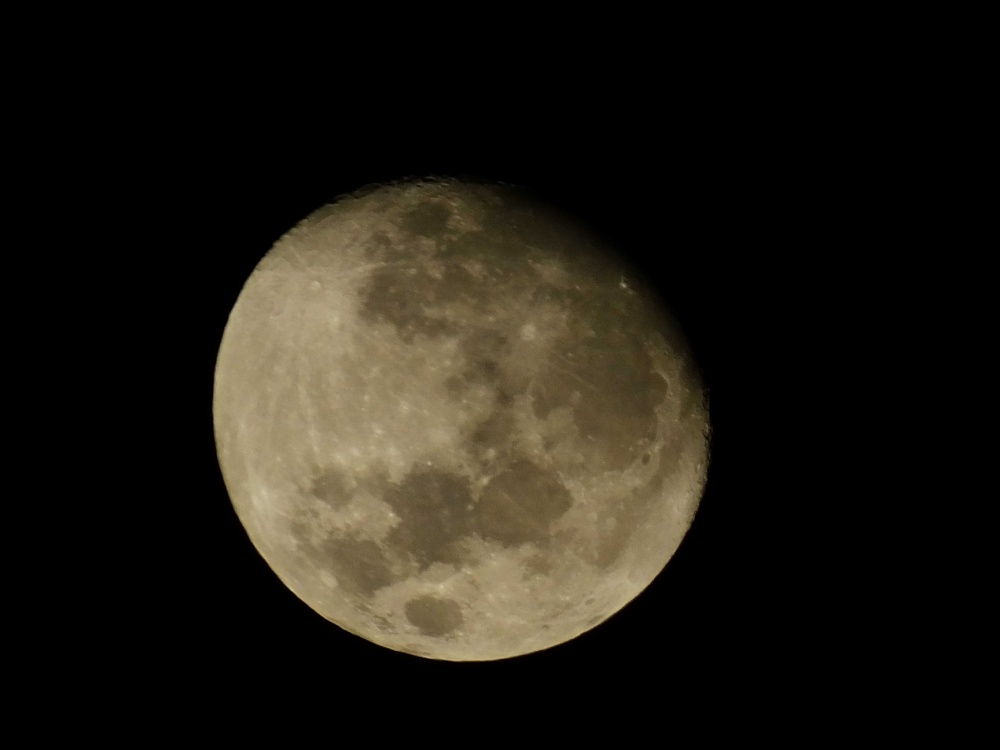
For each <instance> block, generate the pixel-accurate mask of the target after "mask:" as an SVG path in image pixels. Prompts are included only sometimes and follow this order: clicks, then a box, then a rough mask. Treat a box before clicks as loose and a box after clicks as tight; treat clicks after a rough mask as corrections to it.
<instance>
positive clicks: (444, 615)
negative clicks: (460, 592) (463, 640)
mask: <svg viewBox="0 0 1000 750" xmlns="http://www.w3.org/2000/svg"><path fill="white" fill-rule="evenodd" d="M404 611H405V613H406V619H407V620H409V621H410V623H411V624H413V625H415V626H416V627H417V628H418V629H419V630H420V632H421V633H423V634H424V635H429V636H431V637H432V638H439V637H441V636H443V635H448V633H452V632H454V631H455V630H458V628H460V627H461V626H462V623H463V622H464V620H465V618H463V617H462V608H461V607H460V606H459V605H458V602H455V601H453V600H451V599H439V598H438V597H436V596H420V597H417V598H416V599H411V600H410V601H408V602H407V603H406V607H405V609H404Z"/></svg>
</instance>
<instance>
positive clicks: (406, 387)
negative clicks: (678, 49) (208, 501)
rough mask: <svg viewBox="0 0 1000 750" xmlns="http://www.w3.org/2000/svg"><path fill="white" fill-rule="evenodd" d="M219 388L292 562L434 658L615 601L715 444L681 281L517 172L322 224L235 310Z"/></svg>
mask: <svg viewBox="0 0 1000 750" xmlns="http://www.w3.org/2000/svg"><path fill="white" fill-rule="evenodd" d="M213 408H214V419H215V435H216V445H217V450H218V456H219V461H220V465H221V468H222V472H223V477H224V479H225V483H226V487H227V489H228V491H229V494H230V497H231V499H232V502H233V505H234V507H235V509H236V512H237V514H238V516H239V518H240V520H241V522H242V523H243V525H244V527H245V528H246V530H247V533H248V534H249V536H250V539H251V540H252V541H253V543H254V545H255V546H256V548H257V550H258V551H259V552H260V554H261V555H262V556H263V557H264V559H265V560H266V561H267V563H268V564H269V565H270V567H271V568H272V569H273V570H274V572H275V573H276V574H277V575H278V576H279V577H280V578H281V580H282V581H283V582H284V583H285V584H286V585H287V586H288V587H289V588H290V589H291V590H292V591H294V592H295V594H296V595H298V596H299V597H300V598H301V599H302V600H303V601H305V602H306V603H307V604H308V605H309V606H310V607H312V608H313V609H314V610H315V611H316V612H318V613H320V614H321V615H323V616H324V617H326V618H327V619H328V620H330V621H332V622H334V623H336V624H337V625H339V626H340V627H342V628H344V629H346V630H348V631H350V632H353V633H355V634H357V635H359V636H362V637H364V638H366V639H368V640H370V641H373V642H375V643H378V644H381V645H383V646H386V647H388V648H391V649H395V650H398V651H404V652H407V653H411V654H416V655H419V656H424V657H429V658H435V659H447V660H453V661H479V660H490V659H501V658H507V657H512V656H517V655H520V654H525V653H530V652H533V651H538V650H541V649H545V648H549V647H551V646H554V645H556V644H559V643H562V642H565V641H567V640H570V639H572V638H574V637H576V636H578V635H580V634H581V633H583V632H585V631H587V630H589V629H590V628H592V627H594V626H595V625H597V624H598V623H600V622H602V621H603V620H605V619H607V618H608V617H610V616H611V615H612V614H614V613H615V612H617V611H618V610H619V609H621V608H622V607H623V606H625V605H626V604H627V603H628V602H629V601H630V600H632V599H633V598H634V597H635V596H636V595H637V594H639V593H640V592H641V591H642V590H643V589H644V588H645V587H646V586H648V585H649V583H650V582H651V581H652V580H653V578H654V577H655V576H656V575H657V574H658V573H659V572H660V571H661V570H662V569H663V568H664V566H665V565H666V564H667V562H668V561H669V559H670V557H671V556H672V555H673V553H674V552H675V551H676V549H677V547H678V545H679V544H680V542H681V539H682V538H683V536H684V533H685V532H686V531H687V529H688V527H689V525H690V523H691V521H692V518H693V515H694V513H695V510H696V508H697V505H698V502H699V500H700V498H701V495H702V491H703V488H704V484H705V473H706V470H707V463H708V448H709V418H708V412H707V406H706V399H705V393H704V389H703V387H702V384H701V382H700V380H699V376H698V373H697V370H696V368H695V366H694V363H693V361H692V360H691V357H690V355H689V353H688V350H687V348H686V346H685V343H684V340H683V337H682V335H681V332H680V331H679V330H678V329H677V327H676V326H675V325H674V324H673V323H672V321H671V319H670V317H669V315H668V314H667V313H666V311H665V309H664V307H663V304H662V301H661V300H659V299H658V298H657V297H656V295H655V294H654V293H653V292H652V291H651V290H650V289H648V288H646V286H644V284H643V281H642V279H640V278H638V277H637V276H636V275H635V273H634V272H633V270H632V269H631V268H630V267H629V266H628V265H627V264H626V263H625V262H624V261H623V260H622V259H621V257H620V256H618V255H616V254H615V253H614V252H613V251H612V249H610V248H607V247H604V246H602V243H601V241H600V240H598V239H597V238H596V237H594V236H593V235H592V234H590V233H589V232H588V231H587V230H586V229H585V228H584V227H583V226H581V225H580V224H578V223H576V222H575V221H573V220H572V219H571V218H569V217H567V216H565V215H562V214H560V213H558V212H557V211H555V210H554V209H551V208H549V207H547V206H545V205H542V204H540V203H538V202H537V201H536V200H534V199H533V198H531V197H530V196H528V195H527V194H525V193H523V192H520V191H518V190H516V189H514V188H510V187H505V186H494V185H484V184H475V183H461V182H456V181H447V180H425V181H411V182H406V183H402V184H397V185H390V186H384V187H381V188H378V189H375V190H369V191H367V192H365V193H363V194H361V193H359V194H358V195H356V196H350V197H345V198H342V199H340V200H338V201H337V202H335V203H334V204H332V205H330V206H327V207H325V208H323V209H321V210H320V211H317V212H316V213H315V214H313V215H312V216H310V217H309V218H308V219H306V220H305V221H303V222H302V223H301V224H300V225H299V226H297V227H296V228H294V229H293V230H292V231H291V232H289V233H288V234H287V235H286V236H285V237H283V238H282V239H281V240H280V241H279V242H278V243H277V244H276V245H275V246H274V248H273V249H272V250H271V252H270V253H268V254H267V256H266V257H265V258H264V259H263V260H262V261H261V262H260V264H259V265H258V267H257V268H256V270H255V271H254V272H253V274H252V275H251V277H250V279H249V280H248V281H247V283H246V285H245V287H244V288H243V291H242V293H241V294H240V296H239V299H238V300H237V302H236V305H235V307H234V308H233V310H232V313H231V315H230V318H229V322H228V324H227V326H226V330H225V333H224V335H223V339H222V344H221V347H220V350H219V355H218V361H217V364H216V372H215V390H214V405H213Z"/></svg>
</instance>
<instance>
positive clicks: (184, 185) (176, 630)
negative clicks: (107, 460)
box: [99, 92, 840, 710]
mask: <svg viewBox="0 0 1000 750" xmlns="http://www.w3.org/2000/svg"><path fill="white" fill-rule="evenodd" d="M623 99H628V101H623V102H621V103H616V104H611V103H609V102H608V101H607V100H604V101H602V103H601V104H600V106H598V105H596V104H594V103H593V102H592V100H589V99H587V98H583V99H580V100H578V101H574V102H567V103H562V102H551V101H550V102H547V103H546V104H545V106H539V107H537V108H531V107H529V108H527V109H524V108H522V109H521V110H517V109H516V108H512V107H511V106H507V105H504V104H503V102H502V101H500V102H499V103H497V102H494V103H493V104H492V105H490V106H481V107H479V108H477V109H475V110H468V109H467V110H464V111H461V112H455V111H453V110H449V108H448V107H447V105H446V104H440V105H439V106H435V107H429V108H428V107H425V108H420V107H414V108H411V109H406V108H405V107H403V108H402V110H401V112H400V111H395V112H390V111H386V110H385V109H383V110H379V111H378V112H377V114H376V113H371V112H369V113H368V114H367V115H363V116H352V115H348V114H346V109H347V108H346V105H345V112H340V113H331V112H330V111H329V109H328V110H325V111H323V112H322V113H320V112H319V111H318V110H316V109H312V108H310V107H309V106H307V104H308V102H303V100H295V101H292V102H289V103H287V104H286V105H285V106H283V107H281V108H279V109H278V111H277V112H276V111H275V102H273V101H271V100H268V101H267V102H266V103H262V104H261V106H260V109H259V110H256V109H253V108H251V110H250V111H246V110H241V111H240V113H239V116H234V115H232V114H231V113H229V112H228V111H226V110H225V108H224V107H223V108H220V107H219V105H217V104H216V105H213V106H207V105H206V106H207V108H206V109H205V110H204V111H202V110H199V109H198V108H197V107H194V108H190V107H189V108H188V109H186V110H184V112H185V117H182V118H177V119H171V116H170V115H169V114H167V113H166V112H164V113H163V114H164V117H166V118H167V119H166V121H165V122H158V123H157V127H155V128H153V129H151V130H149V131H148V136H145V137H143V138H142V139H141V140H140V141H139V142H137V144H136V159H135V162H134V163H133V164H129V165H126V166H125V167H124V168H123V169H122V171H121V172H120V175H121V177H120V181H121V185H120V187H121V189H122V192H123V193H126V194H127V193H129V192H130V188H132V187H135V194H134V195H132V196H130V197H129V198H128V199H127V200H128V201H129V203H130V204H131V203H133V202H134V205H135V209H134V211H133V215H134V216H135V226H134V227H129V228H128V229H124V230H123V231H122V234H123V238H124V239H125V240H126V242H125V243H123V244H126V245H128V247H127V248H126V250H125V251H124V252H125V253H126V255H125V258H126V260H127V264H128V267H129V269H130V274H131V276H130V279H131V283H123V284H121V287H120V288H119V289H118V294H116V295H115V296H114V298H113V301H110V302H106V303H105V304H106V309H107V324H108V329H109V331H110V332H111V337H112V340H113V342H114V343H113V344H112V346H113V352H112V354H113V355H114V356H116V357H117V358H118V359H117V360H116V361H120V362H121V363H122V364H121V366H120V367H117V368H114V369H111V370H109V371H108V372H107V373H104V374H103V375H102V376H101V377H102V378H103V381H104V384H105V385H106V386H110V388H111V390H113V391H115V394H116V398H117V399H118V400H120V401H125V403H126V410H125V411H126V413H125V415H124V416H123V417H122V422H121V425H120V427H118V428H116V430H115V435H116V441H115V448H114V450H115V453H114V464H113V466H112V467H111V468H110V471H111V475H112V476H114V477H115V478H116V479H117V481H118V482H119V483H120V486H121V487H122V488H123V492H122V495H123V498H124V500H123V502H124V505H125V508H126V509H127V510H126V517H127V519H128V523H127V524H126V526H125V528H123V530H122V532H121V533H120V535H118V537H117V539H116V541H115V542H114V544H112V545H110V548H111V549H112V550H113V552H109V553H108V554H107V555H99V556H100V557H102V558H103V557H107V565H108V571H107V572H106V574H105V576H104V578H103V580H104V586H105V587H106V588H109V589H110V590H111V595H112V596H113V597H114V598H115V601H116V604H117V605H118V611H119V612H120V614H119V615H117V616H116V618H115V619H114V621H113V623H112V624H109V625H108V627H109V628H110V629H111V631H112V634H111V641H112V642H113V643H116V644H117V645H116V646H115V647H114V650H115V651H116V652H119V653H120V652H124V654H125V656H124V659H122V661H123V662H124V667H125V669H126V673H127V674H128V675H129V678H128V679H129V680H130V681H132V682H133V683H135V684H139V685H143V684H151V683H156V684H160V683H161V682H163V681H171V680H176V679H182V680H183V683H184V684H185V685H186V686H187V689H189V690H192V691H195V692H197V693H199V694H202V693H204V694H208V695H211V694H213V693H215V692H216V691H219V692H220V693H224V692H229V691H234V690H237V691H239V690H243V689H246V688H247V687H248V686H265V688H266V689H268V690H274V691H277V692H282V691H296V690H303V689H304V687H303V686H305V685H309V686H310V688H309V689H310V690H311V691H312V690H314V689H315V688H316V687H317V686H318V687H319V689H320V690H321V691H328V692H329V694H330V695H331V696H335V697H336V698H337V700H348V699H354V698H357V699H358V700H361V698H358V696H361V695H366V694H378V695H382V694H385V693H386V691H388V694H389V696H390V697H388V698H387V700H390V701H392V700H397V699H398V700H403V698H402V697H401V696H404V695H405V696H408V697H407V698H405V700H406V701H409V702H412V701H417V702H418V703H419V702H421V701H425V700H426V701H428V702H429V701H430V700H431V698H430V697H427V696H426V695H425V693H427V695H429V694H430V693H431V692H433V691H431V687H430V686H441V685H446V686H448V691H449V693H448V695H449V696H450V699H451V700H454V701H457V702H463V701H471V702H473V703H474V702H475V701H476V700H478V699H479V698H478V697H477V696H485V695H489V696H493V698H496V699H500V698H503V699H504V700H507V699H509V700H512V701H515V702H521V703H523V704H524V705H526V706H530V705H536V704H537V705H544V701H545V700H546V696H550V695H554V694H559V695H563V696H566V695H569V696H574V697H575V698H578V699H579V700H580V704H579V705H580V706H581V710H583V708H582V707H585V706H587V705H590V703H591V701H596V702H601V701H604V702H605V703H607V702H611V703H612V704H613V705H615V706H626V705H628V706H633V707H634V706H635V705H638V704H639V703H640V702H645V701H648V700H653V702H654V703H656V702H658V701H660V700H666V699H667V697H669V696H672V695H674V694H678V695H680V694H684V695H688V696H692V695H693V696H700V695H714V696H718V695H719V693H720V691H721V692H723V693H725V692H729V691H732V692H734V693H735V694H736V695H737V696H743V698H744V699H750V698H753V699H754V700H757V699H760V698H761V694H762V693H761V691H764V692H765V693H766V692H767V691H768V690H773V689H778V690H780V692H781V694H782V695H783V696H787V695H788V694H789V693H790V692H793V693H794V692H796V691H795V689H794V685H796V684H799V683H803V684H812V683H813V682H814V681H815V679H816V676H817V675H818V674H823V672H824V670H826V669H828V668H829V667H830V664H831V661H832V657H831V651H830V649H831V641H830V640H829V632H830V630H831V627H832V626H831V624H830V623H831V622H832V621H834V620H837V619H838V618H840V614H838V612H837V611H836V605H835V604H833V602H834V601H835V600H836V597H835V592H834V591H833V589H832V588H831V584H830V583H829V581H828V580H827V578H825V577H824V576H823V575H822V574H821V573H820V568H821V567H822V566H821V565H819V564H818V559H819V557H820V556H819V555H818V553H817V551H816V550H817V545H818V543H819V542H820V540H821V539H825V535H824V534H823V533H822V525H823V522H824V514H825V513H826V509H825V508H828V507H829V506H828V503H829V498H828V497H827V494H828V489H827V485H826V482H825V480H824V478H823V477H822V476H821V475H819V474H817V473H814V464H815V462H814V458H815V454H816V452H817V451H819V448H818V447H817V446H816V445H815V443H814V442H813V441H812V438H811V437H810V436H811V435H812V434H813V431H814V425H815V423H816V421H822V420H824V419H827V418H828V417H829V415H828V414H827V413H826V410H827V409H828V408H832V407H829V406H825V405H824V396H823V394H819V393H816V392H813V391H812V390H811V385H810V383H811V376H810V373H812V372H814V371H816V370H818V369H822V368H824V367H826V366H827V365H825V364H824V363H823V362H822V361H817V358H816V356H815V355H814V354H813V351H814V346H813V344H812V341H813V339H814V337H815V336H816V330H817V325H818V321H817V320H816V317H817V312H816V305H815V302H813V301H811V300H812V299H813V298H814V297H815V295H817V294H819V293H820V291H821V288H822V286H823V282H822V278H821V276H818V275H817V273H818V272H817V263H816V261H817V258H822V256H823V254H824V253H826V252H829V251H830V248H831V245H832V236H833V234H834V232H833V230H832V229H830V230H829V231H828V230H827V229H825V228H824V227H825V225H824V224H823V222H824V221H826V219H825V218H823V217H822V216H825V213H823V214H822V216H821V212H820V211H819V210H818V208H817V201H818V200H819V199H818V197H817V194H816V192H815V190H814V189H813V181H812V180H806V179H805V178H804V176H803V175H804V174H805V173H807V172H810V171H812V172H815V171H816V170H820V171H822V170H824V169H830V168H831V167H830V159H831V157H830V155H829V153H828V152H824V153H823V154H821V153H820V152H819V150H818V149H816V148H815V147H814V146H813V145H811V144H810V143H809V142H808V138H805V139H804V141H803V140H799V139H793V138H792V137H791V136H788V135H786V134H785V132H784V131H782V130H780V129H779V130H775V127H774V126H773V123H768V124H765V125H757V124H755V123H754V122H753V121H752V118H749V119H745V120H743V121H742V122H736V121H735V120H734V119H733V118H734V117H736V116H737V115H738V114H739V107H738V106H736V105H735V104H734V105H732V107H724V108H721V109H720V108H718V107H716V108H712V109H699V108H698V107H690V106H689V107H686V108H684V110H683V111H680V110H663V109H661V108H660V106H659V104H661V103H662V99H650V98H649V97H648V92H647V95H646V96H643V97H632V98H631V99H629V98H628V97H623ZM581 102H582V104H581ZM756 104H757V106H760V105H759V102H757V103H756ZM501 105H503V106H501ZM583 105H587V106H583ZM390 109H391V108H390ZM220 111H222V112H223V113H224V114H220ZM512 112H516V115H512ZM421 175H443V176H470V177H476V178H481V179H491V180H501V181H506V182H511V183H515V184H520V185H523V186H526V187H529V188H531V189H533V190H535V191H536V192H538V193H539V194H540V196H542V197H544V198H546V199H548V200H550V201H552V202H554V203H556V204H557V205H559V206H560V207H562V208H564V209H566V210H569V211H573V212H576V213H578V214H579V215H580V216H581V217H583V218H584V219H585V220H587V221H589V222H590V223H591V224H592V225H594V226H595V228H596V229H597V230H598V231H600V232H602V233H603V234H604V235H605V236H607V237H608V238H609V239H610V240H612V241H613V242H615V243H617V244H618V245H619V246H620V247H621V248H622V249H623V250H624V251H625V252H627V253H628V254H629V255H630V256H631V257H632V259H633V260H634V261H635V262H636V263H637V264H639V265H640V267H642V268H643V269H644V270H645V271H646V272H647V273H648V275H649V278H650V279H651V280H652V281H653V282H654V283H655V284H656V285H657V286H658V287H659V288H660V290H661V291H662V293H663V296H664V298H665V300H666V302H667V303H668V304H669V306H670V307H671V309H672V311H673V312H674V314H675V315H676V317H677V318H678V320H679V321H680V323H681V324H682V326H683V327H684V329H685V331H686V333H687V335H688V338H689V342H690V344H691V347H692V349H693V352H694V354H695V357H696V358H697V360H698V362H699V365H700V366H701V368H702V371H703V376H704V378H705V382H706V384H707V386H708V388H709V391H710V408H711V419H712V424H713V439H712V459H711V464H710V467H709V475H708V477H709V479H708V485H707V488H706V492H705V495H704V498H703V501H702V504H701V507H700V510H699V512H698V515H697V517H696V520H695V522H694V525H693V527H692V529H691V531H690V533H689V534H688V536H687V537H686V538H685V541H684V543H683V544H682V546H681V548H680V550H679V551H678V552H677V554H676V555H675V556H674V558H673V559H672V560H671V562H670V563H669V565H668V566H667V568H666V569H665V570H664V572H663V573H662V574H661V575H660V576H659V577H658V578H657V579H656V580H655V581H654V582H653V584H652V585H651V586H650V587H649V588H648V589H647V590H646V591H645V592H644V593H643V594H642V595H641V596H639V597H638V598H637V599H636V600H635V601H633V602H632V603H631V604H630V605H628V606H627V607H626V608H625V609H623V610H622V611H621V612H619V613H618V614H617V615H615V616H614V617H613V618H611V619H610V620H609V621H607V622H605V623H603V624H602V625H600V626H598V627H597V628H595V629H594V630H592V631H591V632H589V633H586V634H584V635H583V636H581V637H579V638H577V639H575V640H574V641H571V642H569V643H566V644H564V645H562V646H559V647H557V648H553V649H550V650H547V651H544V652H540V653H536V654H532V655H527V656H524V657H519V658H516V659H512V660H506V661H502V662H494V663H478V664H477V663H472V664H452V663H446V662H434V661H428V660H424V659H419V658H416V657H411V656H407V655H404V654H399V653H395V652H392V651H389V650H386V649H384V648H381V647H379V646H375V645H373V644H370V643H368V642H367V641H364V640H362V639H361V638H358V637H356V636H353V635H350V634H348V633H346V632H344V631H342V630H340V629H339V628H338V627H336V626H335V625H333V624H331V623H329V622H327V621H326V620H324V619H323V618H321V617H320V616H319V615H317V614H315V613H314V612H313V611H311V610H310V609H309V607H308V606H306V605H305V604H304V603H303V602H301V601H299V600H298V599H297V598H296V597H295V596H294V595H293V594H292V593H291V592H290V591H288V590H287V589H286V588H285V587H284V586H283V585H282V584H281V583H280V582H279V580H278V579H277V578H276V577H275V576H274V575H273V574H272V573H271V571H270V569H269V568H268V567H267V565H266V564H265V563H264V561H263V560H262V559H261V558H260V557H259V555H258V554H257V553H256V551H255V550H254V549H253V547H252V545H251V544H250V542H249V540H248V539H247V537H246V535H245V533H244V531H243V529H242V527H241V526H240V524H239V521H238V520H237V518H236V516H235V513H234V512H233V509H232V507H231V505H230V503H229V499H228V497H227V494H226V490H225V487H224V485H223V482H222V477H221V474H220V471H219V467H218V464H217V461H216V457H215V449H214V441H213V433H212V411H211V409H212V404H211V397H212V381H213V369H214V364H215V355H216V352H217V349H218V345H219V342H220V339H221V336H222V332H223V329H224V326H225V323H226V319H227V316H228V313H229V310H230V309H231V307H232V305H233V303H234V302H235V300H236V298H237V296H238V294H239V291H240V289H241V286H242V284H243V282H244V281H245V279H246V277H247V276H248V275H249V273H250V272H251V271H252V269H253V267H254V266H255V265H256V263H257V262H258V261H259V260H260V258H261V257H262V256H263V255H264V254H265V253H266V252H267V250H268V249H269V248H270V246H271V245H272V244H273V243H274V242H275V241H276V240H277V239H278V238H279V237H280V236H281V235H282V234H283V233H284V232H285V231H287V230H288V229H289V228H291V227H292V226H293V225H294V224H295V223H296V222H297V221H299V220H300V219H302V218H304V217H305V216H306V215H308V214H309V213H310V212H312V211H313V210H315V209H316V208H318V207H319V206H321V205H322V204H323V203H325V202H327V201H329V200H331V199H333V198H334V197H336V196H337V195H339V194H343V193H348V192H351V191H353V190H356V189H358V188H360V187H361V186H363V185H366V184H371V183H378V182H384V181H387V180H392V179H399V178H402V177H407V176H421ZM129 405H131V406H129ZM115 507H116V508H117V507H118V506H117V504H116V505H115ZM113 513H114V514H116V517H115V519H114V521H113V523H114V524H117V525H118V526H121V525H122V519H121V515H120V514H119V511H113ZM109 523H112V521H109ZM119 550H124V553H125V554H126V555H127V556H128V559H129V560H130V563H129V565H128V566H126V567H124V568H123V566H122V565H121V555H120V553H119ZM764 675H767V677H766V680H765V678H764ZM762 681H765V682H766V683H767V685H770V686H771V687H765V686H764V685H763V684H762ZM387 686H391V687H387ZM774 686H779V687H774ZM435 689H437V688H436V687H435ZM650 691H652V692H650ZM493 698H491V699H490V700H493ZM484 700H485V698H484ZM428 705H430V704H429V703H428ZM630 710H631V709H630Z"/></svg>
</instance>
